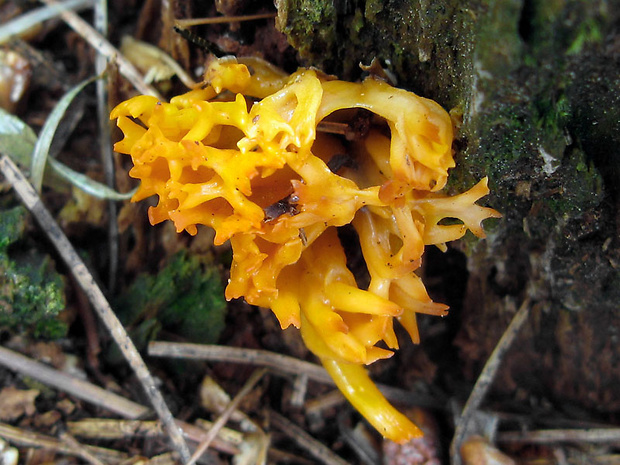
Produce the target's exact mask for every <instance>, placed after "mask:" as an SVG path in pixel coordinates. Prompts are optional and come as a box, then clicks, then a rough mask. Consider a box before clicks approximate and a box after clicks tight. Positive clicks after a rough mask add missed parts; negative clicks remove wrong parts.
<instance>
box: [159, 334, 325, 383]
mask: <svg viewBox="0 0 620 465" xmlns="http://www.w3.org/2000/svg"><path fill="white" fill-rule="evenodd" d="M148 354H149V355H150V356H154V357H174V358H184V359H198V360H211V361H218V362H232V363H247V364H249V365H257V366H263V367H267V368H269V369H270V370H273V371H275V372H280V373H287V374H291V375H300V374H304V375H306V376H307V377H308V379H312V380H314V381H319V382H321V383H326V384H331V385H333V384H334V382H333V381H332V379H331V377H330V376H329V375H328V374H327V371H325V369H324V368H323V367H322V366H320V365H317V364H315V363H310V362H304V361H303V360H298V359H296V358H294V357H288V356H286V355H282V354H277V353H275V352H269V351H267V350H258V349H241V348H239V347H228V346H218V345H208V344H190V343H172V342H160V341H155V342H151V343H150V344H149V346H148Z"/></svg>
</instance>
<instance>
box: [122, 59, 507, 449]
mask: <svg viewBox="0 0 620 465" xmlns="http://www.w3.org/2000/svg"><path fill="white" fill-rule="evenodd" d="M205 76H206V79H207V80H208V82H209V85H207V86H206V87H204V88H201V89H195V90H192V91H190V92H188V93H186V94H184V95H180V96H178V97H175V98H173V99H172V100H171V102H170V103H165V102H159V101H157V99H155V98H153V97H148V96H141V97H135V98H132V99H130V100H128V101H126V102H123V103H121V104H120V105H118V106H117V107H116V108H115V109H114V110H113V111H112V115H111V116H112V118H114V119H117V124H118V126H119V127H120V128H121V129H122V131H123V133H124V134H125V137H124V139H123V140H122V141H120V142H118V143H117V144H116V146H115V148H116V150H117V151H119V152H122V153H126V154H129V155H131V158H132V160H133V164H134V166H133V168H132V169H131V171H130V175H131V176H133V177H135V178H138V179H140V180H141V184H140V188H139V190H138V191H137V193H136V195H135V197H134V200H140V199H144V198H146V197H150V196H152V195H157V196H158V198H159V202H158V204H157V206H155V207H151V208H150V210H149V218H150V220H151V222H152V223H153V224H155V223H159V222H161V221H164V220H171V221H173V222H174V224H175V226H176V229H177V231H179V232H181V231H183V230H185V231H187V232H189V233H190V234H195V233H196V227H197V225H199V224H202V225H207V226H210V227H212V228H213V229H214V230H215V233H216V234H215V243H216V244H221V243H223V242H225V241H227V240H230V242H231V245H232V249H233V263H232V268H231V273H230V282H229V284H228V287H227V289H226V297H227V298H228V299H232V298H238V297H243V298H245V299H246V301H247V302H249V303H250V304H253V305H260V306H264V307H269V308H271V309H272V310H273V312H274V314H275V315H276V317H277V318H278V320H279V321H280V324H281V326H282V327H283V328H286V327H288V326H289V325H294V326H295V327H297V328H299V329H300V331H301V334H302V337H303V339H304V341H305V343H306V345H307V346H308V348H309V349H310V350H311V351H312V352H314V353H315V354H316V355H317V356H318V357H319V358H320V359H321V361H322V363H323V365H324V366H325V368H326V369H327V371H328V372H329V373H330V375H331V376H332V377H333V378H334V381H335V382H336V384H337V386H338V387H339V388H340V390H341V391H342V392H343V393H344V395H345V396H346V397H347V399H349V401H350V402H351V403H352V404H353V405H354V406H355V407H356V408H357V409H358V410H359V411H360V412H361V413H362V414H363V415H364V416H365V417H366V418H367V419H368V421H369V422H370V423H371V424H372V425H373V426H375V428H377V430H378V431H379V432H380V433H381V434H383V435H384V436H385V437H387V438H389V439H392V440H394V441H398V442H403V441H406V440H408V439H409V438H411V437H413V436H416V435H419V434H420V431H419V429H418V428H417V427H416V426H415V425H413V423H411V422H410V421H409V420H408V419H407V418H406V417H404V416H403V415H402V414H400V413H399V412H398V411H397V410H395V409H394V408H393V407H392V406H391V405H390V404H389V403H388V402H387V401H386V400H385V398H384V397H383V396H382V395H381V393H380V392H379V390H378V389H377V388H376V386H375V385H374V384H373V383H372V381H371V380H370V378H369V377H368V374H367V372H366V370H365V368H364V367H363V365H366V364H369V363H372V362H375V361H376V360H379V359H383V358H388V357H390V356H391V355H392V354H393V352H392V350H393V349H397V348H398V341H397V339H396V335H395V333H394V328H393V322H394V319H396V320H398V321H399V322H400V324H401V325H402V326H403V327H404V328H405V329H406V330H407V332H408V333H409V335H410V336H411V339H412V340H413V341H414V342H416V343H417V342H419V334H418V328H417V324H416V313H426V314H432V315H445V314H446V311H447V307H446V306H445V305H442V304H438V303H435V302H433V301H432V300H431V299H430V298H429V296H428V294H427V292H426V289H425V287H424V284H423V283H422V281H421V279H420V277H419V276H418V275H417V274H416V273H415V272H416V270H417V269H418V268H419V267H420V265H421V260H422V255H423V253H424V247H425V246H426V245H431V244H434V245H437V246H439V247H444V246H445V243H446V242H448V241H453V240H455V239H458V238H460V237H461V236H463V235H464V234H465V233H466V231H467V230H470V231H471V232H473V233H474V234H475V235H477V236H478V237H484V232H483V230H482V226H481V223H482V221H483V220H484V219H486V218H490V217H498V216H499V214H498V213H497V212H496V211H495V210H492V209H490V208H485V207H480V206H478V205H476V204H475V202H476V201H477V200H479V199H480V198H481V197H483V196H485V195H487V194H488V192H489V190H488V187H487V181H486V179H483V180H482V181H480V182H479V183H478V184H477V185H475V186H474V187H473V188H471V189H470V190H469V191H467V192H465V193H463V194H460V195H456V196H452V197H449V196H446V195H443V194H441V193H439V191H440V190H441V189H442V188H443V187H444V186H445V184H446V180H447V177H448V170H449V169H450V168H452V167H453V166H454V160H453V157H452V148H451V147H452V139H453V134H452V122H451V120H450V117H449V116H448V114H447V113H446V112H445V111H444V110H443V109H442V108H441V107H440V106H439V105H438V104H437V103H435V102H433V101H431V100H428V99H424V98H421V97H418V96H416V95H414V94H412V93H410V92H407V91H404V90H402V89H396V88H394V87H391V86H390V85H388V84H387V83H385V82H383V81H380V80H378V79H376V78H373V77H369V78H367V79H366V80H364V81H363V82H361V83H351V82H343V81H338V80H334V79H328V78H327V77H325V76H322V75H320V74H318V73H317V72H315V71H314V70H310V69H300V70H299V71H297V72H296V73H294V74H292V75H290V76H287V75H285V74H284V73H283V72H281V71H279V70H278V69H277V68H274V67H273V66H271V65H269V64H267V63H265V62H263V61H261V60H258V59H240V60H235V59H231V58H227V59H222V60H218V61H214V62H213V63H212V64H211V65H210V67H209V68H208V70H207V72H206V74H205ZM255 99H257V100H255ZM360 109H361V110H360ZM327 121H329V123H330V124H332V126H334V125H335V126H336V127H339V128H341V129H344V130H343V131H342V132H343V133H345V134H346V133H347V131H348V135H349V137H344V136H340V137H337V136H335V135H333V134H327V133H325V132H321V131H318V132H317V127H319V125H320V124H323V125H326V124H327V123H326V122H327ZM360 121H361V122H362V123H364V124H361V126H363V127H362V129H359V130H356V129H355V126H356V124H357V123H359V122H360ZM336 132H338V131H336ZM445 218H449V219H451V220H452V221H451V222H450V224H443V223H442V220H443V219H445ZM347 224H351V225H352V227H353V228H354V229H355V231H356V233H357V235H358V237H359V245H360V250H361V254H362V255H363V257H364V260H365V262H366V267H367V269H368V274H369V278H370V283H369V285H368V287H367V288H366V289H360V288H359V287H358V285H357V283H356V280H355V277H354V275H353V273H352V271H351V270H350V269H349V268H348V267H347V258H346V256H345V252H344V250H343V247H342V244H341V242H340V240H339V237H338V234H337V228H338V227H340V226H344V225H347Z"/></svg>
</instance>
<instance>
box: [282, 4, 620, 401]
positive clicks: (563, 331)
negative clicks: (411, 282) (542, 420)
mask: <svg viewBox="0 0 620 465" xmlns="http://www.w3.org/2000/svg"><path fill="white" fill-rule="evenodd" d="M276 3H277V7H278V13H279V15H278V24H279V28H280V29H281V30H282V31H284V32H285V33H286V34H287V36H288V39H289V42H290V43H291V44H292V45H293V46H294V47H295V48H296V49H297V50H298V52H299V54H300V56H301V58H302V59H303V60H305V61H306V62H307V64H308V65H313V66H317V67H319V68H322V69H323V70H324V71H326V72H328V73H334V74H337V75H339V76H341V77H343V78H347V79H356V78H358V77H359V75H360V70H359V67H358V64H359V63H360V62H361V63H364V64H369V63H370V61H371V60H372V58H374V57H377V58H378V59H380V60H382V62H383V63H384V65H385V67H386V68H388V69H390V70H391V71H392V72H393V73H394V74H395V75H396V77H397V78H398V85H399V86H401V87H405V88H408V89H410V90H413V91H414V92H416V93H418V94H420V95H423V96H425V97H430V98H434V99H435V100H437V101H438V102H439V103H441V104H442V105H444V107H446V108H448V109H451V108H457V109H459V110H460V111H461V112H462V113H463V125H462V128H461V130H460V132H459V134H458V137H457V140H456V142H455V148H456V158H457V164H458V166H457V168H455V169H454V170H453V171H452V174H451V180H450V184H449V188H450V189H452V190H454V191H461V190H463V189H464V188H465V187H470V186H471V185H473V183H474V181H476V180H478V179H480V178H481V177H482V176H485V175H486V176H489V178H490V186H491V189H492V195H491V196H490V197H489V198H488V200H487V203H488V204H489V205H491V206H493V207H494V208H496V209H497V210H499V211H501V212H502V213H503V214H504V217H503V219H502V220H500V221H496V222H493V224H490V222H488V223H487V231H488V236H489V237H488V239H487V240H486V241H482V242H478V241H473V240H470V241H466V242H465V243H463V244H462V245H461V247H462V248H463V250H464V251H465V252H466V253H467V255H468V257H469V260H468V268H469V272H470V274H469V281H468V290H467V293H466V296H465V301H464V304H463V314H462V316H461V317H462V327H461V329H460V332H459V334H458V336H457V339H456V343H457V344H458V345H459V347H460V350H461V356H462V357H463V363H464V367H465V368H464V372H465V373H466V374H469V376H472V377H473V376H475V374H476V373H477V372H478V370H479V369H480V367H481V365H482V364H483V363H484V361H485V360H486V358H487V357H488V355H489V354H490V351H491V350H492V349H493V347H494V345H495V343H496V342H497V340H498V339H499V337H500V335H501V334H502V332H503V330H504V329H505V328H506V326H507V324H508V322H509V321H510V319H511V317H512V315H513V314H514V312H515V311H516V308H517V307H518V305H519V304H520V302H522V301H523V300H524V298H525V297H526V296H530V297H532V299H533V308H532V313H531V316H530V321H529V324H528V326H527V329H526V330H525V331H524V334H522V336H521V338H520V339H519V341H518V342H517V345H518V347H517V348H516V350H513V352H512V354H511V356H510V357H509V358H507V359H506V361H505V364H504V366H503V368H502V371H501V373H500V375H499V378H500V379H498V380H497V382H496V383H495V386H496V389H497V390H503V391H504V392H511V393H514V392H515V391H517V390H521V391H522V392H530V393H537V394H539V395H541V396H545V397H550V398H552V399H554V400H557V401H561V402H566V401H575V402H577V403H578V404H579V405H581V406H583V407H587V408H589V409H592V410H594V409H596V410H600V411H601V412H610V411H620V398H619V396H618V395H617V391H616V386H618V384H620V363H619V362H620V350H619V349H618V338H619V337H620V309H619V306H620V269H619V267H620V252H619V249H620V237H619V233H620V218H619V214H618V211H619V207H620V182H619V181H620V153H619V150H620V149H619V148H618V147H620V33H619V26H618V25H619V24H620V1H618V0H609V1H605V0H495V1H491V0H478V1H473V0H469V1H467V0H466V1H457V0H434V1H430V0H409V1H379V0H366V1H364V0H332V1H327V2H326V1H319V0H280V1H278V2H276Z"/></svg>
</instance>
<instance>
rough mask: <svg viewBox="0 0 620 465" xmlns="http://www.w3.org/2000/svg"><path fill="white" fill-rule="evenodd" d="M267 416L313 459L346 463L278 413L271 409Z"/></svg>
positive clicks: (329, 463)
mask: <svg viewBox="0 0 620 465" xmlns="http://www.w3.org/2000/svg"><path fill="white" fill-rule="evenodd" d="M269 418H270V419H271V423H272V424H273V426H275V427H276V428H278V429H279V430H280V431H282V432H283V433H284V434H286V435H287V436H288V437H290V438H291V439H293V440H294V441H295V442H296V443H297V445H298V446H299V447H301V448H303V449H304V450H306V451H307V452H308V453H309V454H310V455H312V456H313V457H314V458H315V459H317V460H320V461H321V462H322V463H324V464H325V465H347V462H346V461H345V460H344V459H342V458H341V457H339V456H338V455H336V454H335V453H334V452H332V451H331V449H329V448H328V447H326V446H325V445H323V444H322V443H320V442H319V441H317V440H316V439H314V438H313V437H312V436H310V435H309V434H308V433H306V432H305V431H304V430H303V429H302V428H300V427H299V426H297V425H296V424H294V423H293V422H291V421H289V420H288V419H287V418H285V417H283V416H282V415H280V414H279V413H276V412H274V411H271V412H269Z"/></svg>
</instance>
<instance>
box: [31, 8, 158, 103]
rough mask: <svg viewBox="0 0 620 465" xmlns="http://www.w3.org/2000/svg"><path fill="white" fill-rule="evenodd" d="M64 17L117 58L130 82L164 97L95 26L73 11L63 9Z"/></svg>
mask: <svg viewBox="0 0 620 465" xmlns="http://www.w3.org/2000/svg"><path fill="white" fill-rule="evenodd" d="M41 1H42V2H43V3H45V4H46V5H50V6H53V5H58V4H59V3H58V2H57V1H56V0H41ZM60 16H61V17H62V19H63V20H64V21H65V22H66V23H67V24H68V25H69V27H71V29H73V30H74V31H75V32H77V33H78V34H80V36H82V37H83V38H84V40H86V41H87V42H88V43H89V44H90V45H91V46H93V47H94V48H95V49H96V50H97V51H98V52H99V53H101V54H102V55H104V56H105V57H106V58H107V59H108V60H112V59H116V61H117V62H118V70H119V72H120V73H121V74H122V75H123V76H125V77H126V78H127V80H128V81H129V82H131V83H132V84H133V86H134V87H135V88H136V89H137V90H138V91H139V92H140V93H142V94H145V95H154V96H155V97H157V98H158V99H160V100H161V99H162V97H161V96H160V95H159V93H158V92H157V91H156V90H155V89H153V87H151V86H149V85H148V84H147V83H146V82H144V79H143V78H142V75H141V74H140V72H139V71H138V70H137V69H136V67H135V66H134V65H133V64H131V63H130V62H129V61H127V60H126V59H125V57H123V55H122V54H121V53H120V52H119V51H118V49H116V48H115V47H114V46H113V45H112V44H111V43H110V42H108V41H107V40H106V39H105V38H104V37H102V36H101V34H99V33H98V32H97V31H95V29H93V27H92V26H91V25H90V24H88V23H87V22H86V21H84V20H83V19H82V18H80V17H79V16H78V15H76V14H75V13H74V12H72V11H63V12H61V13H60Z"/></svg>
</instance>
